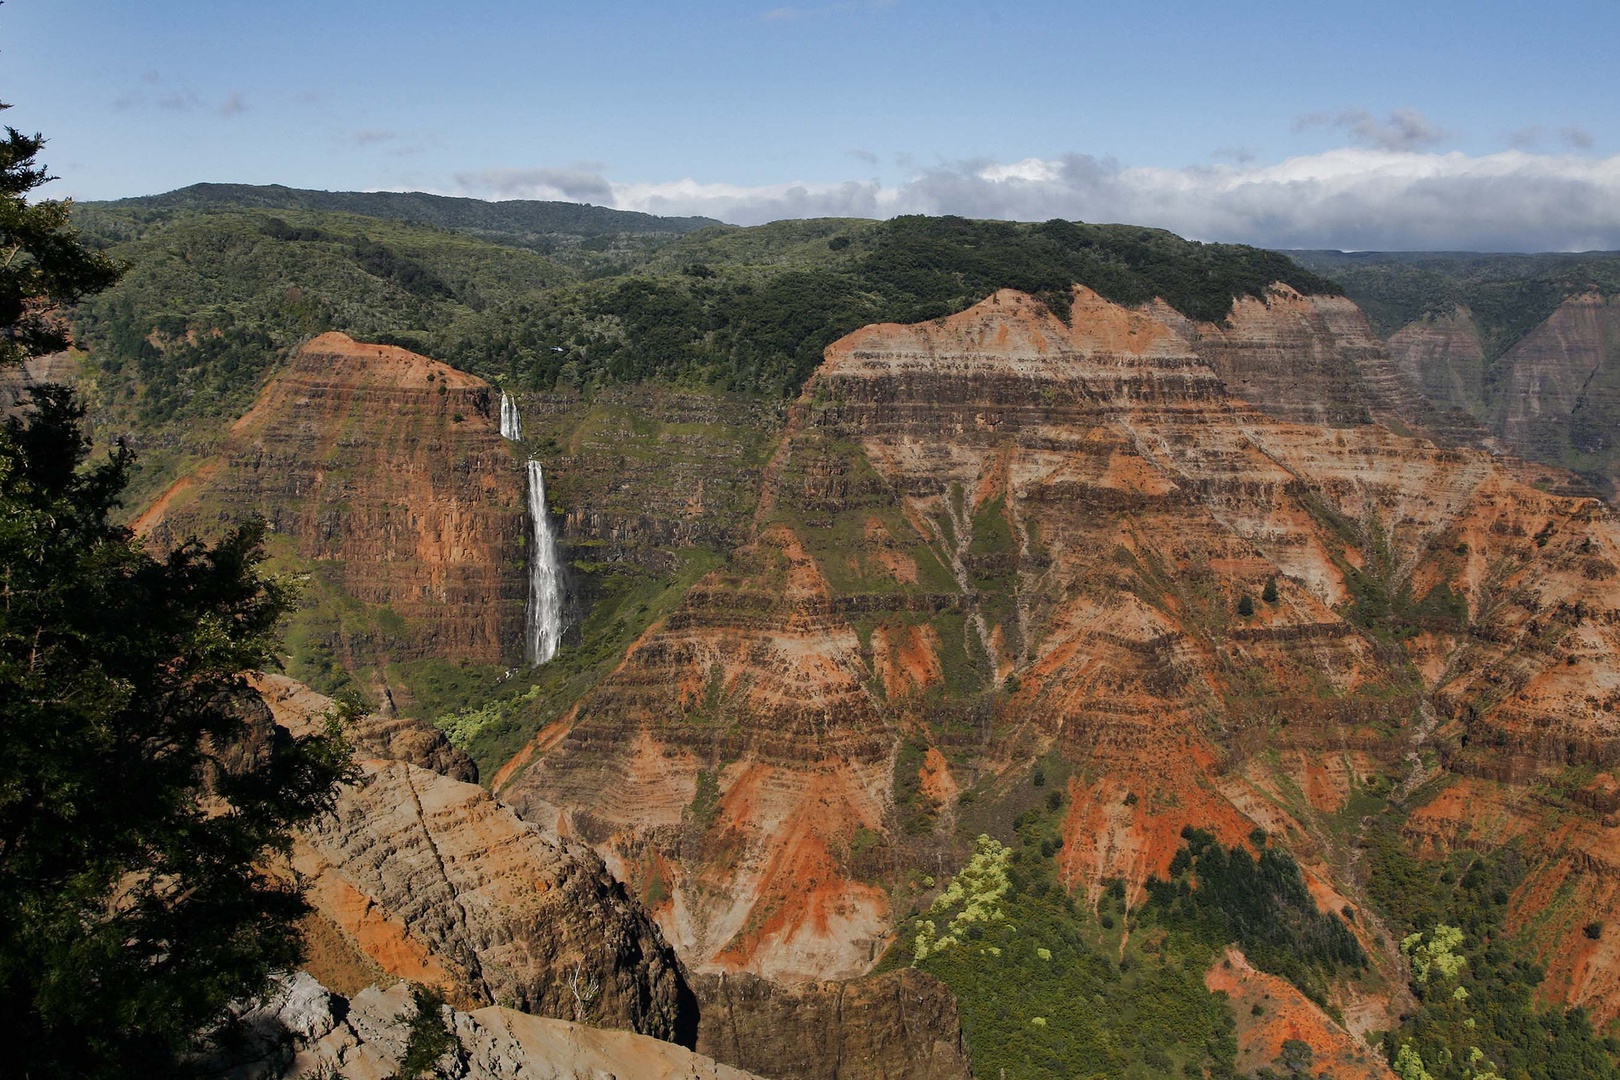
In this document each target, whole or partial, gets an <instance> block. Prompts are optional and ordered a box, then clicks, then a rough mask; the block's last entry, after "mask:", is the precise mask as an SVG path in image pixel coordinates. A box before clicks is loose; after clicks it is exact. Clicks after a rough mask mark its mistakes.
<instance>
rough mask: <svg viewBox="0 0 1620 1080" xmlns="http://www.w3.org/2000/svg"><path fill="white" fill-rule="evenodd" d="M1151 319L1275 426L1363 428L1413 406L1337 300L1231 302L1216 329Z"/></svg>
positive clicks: (1345, 304) (1357, 317)
mask: <svg viewBox="0 0 1620 1080" xmlns="http://www.w3.org/2000/svg"><path fill="white" fill-rule="evenodd" d="M1153 314H1154V316H1155V318H1157V319H1159V320H1162V321H1165V322H1167V323H1171V324H1174V325H1177V328H1178V329H1179V330H1180V331H1181V332H1182V334H1183V336H1184V337H1185V339H1186V341H1187V343H1188V344H1190V345H1191V346H1192V348H1193V350H1194V351H1195V352H1196V353H1197V355H1198V356H1199V357H1200V358H1201V359H1202V360H1204V362H1205V363H1207V364H1208V365H1209V366H1210V368H1211V369H1213V370H1214V372H1215V374H1217V375H1218V376H1220V378H1221V380H1222V382H1224V383H1225V384H1226V387H1227V389H1228V390H1230V391H1231V393H1232V394H1233V395H1235V396H1236V397H1239V398H1242V399H1243V400H1244V401H1246V402H1248V403H1249V404H1251V405H1253V406H1255V407H1257V408H1259V409H1261V410H1263V411H1265V412H1266V413H1268V414H1270V415H1272V416H1275V417H1277V418H1278V419H1280V420H1288V421H1292V422H1295V423H1302V424H1320V425H1323V426H1330V427H1343V426H1345V425H1348V424H1365V423H1368V422H1370V421H1371V420H1372V419H1373V418H1374V416H1395V415H1397V414H1399V413H1400V412H1402V410H1403V409H1404V408H1406V407H1407V406H1408V405H1409V404H1411V403H1412V402H1413V401H1414V400H1416V395H1415V394H1413V393H1411V391H1410V390H1409V389H1408V387H1407V386H1406V384H1405V383H1404V380H1403V376H1402V374H1401V373H1400V371H1399V369H1397V368H1396V367H1395V366H1394V365H1393V364H1392V363H1391V362H1390V359H1389V356H1388V354H1387V352H1386V351H1385V349H1384V346H1383V343H1382V342H1380V341H1379V340H1378V338H1377V337H1376V336H1375V335H1374V334H1373V332H1372V328H1371V327H1370V326H1368V325H1367V319H1366V317H1365V316H1364V315H1362V313H1361V309H1360V308H1358V307H1356V305H1355V304H1354V303H1352V302H1351V301H1350V300H1347V299H1345V298H1344V297H1342V296H1304V295H1302V294H1300V293H1298V292H1296V291H1295V290H1293V289H1290V288H1288V287H1287V286H1281V285H1279V286H1273V287H1272V289H1271V290H1269V291H1268V293H1267V294H1266V295H1265V296H1263V297H1253V296H1245V297H1241V298H1239V299H1238V300H1236V301H1234V302H1233V304H1232V312H1231V314H1230V315H1228V316H1227V319H1226V321H1225V322H1224V323H1221V324H1215V323H1201V324H1194V323H1192V322H1191V321H1190V320H1186V319H1184V318H1180V317H1178V316H1176V313H1175V312H1174V311H1172V310H1170V309H1169V307H1168V305H1155V307H1154V310H1153Z"/></svg>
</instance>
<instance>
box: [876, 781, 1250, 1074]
mask: <svg viewBox="0 0 1620 1080" xmlns="http://www.w3.org/2000/svg"><path fill="white" fill-rule="evenodd" d="M1043 781H1044V777H1043ZM1061 812H1062V795H1061V793H1059V792H1057V791H1055V790H1054V791H1051V792H1048V793H1047V795H1046V797H1045V798H1043V799H1040V800H1037V802H1036V805H1035V806H1034V807H1032V808H1031V809H1028V810H1025V811H1023V812H1021V813H1019V814H1018V815H1017V816H1016V818H1015V819H1014V821H1013V829H1012V836H1011V844H1010V845H1005V844H1002V843H1000V842H998V841H996V840H994V839H991V838H990V837H988V836H981V837H979V838H978V840H977V841H976V842H975V845H974V851H973V854H972V855H971V856H970V857H969V859H968V861H967V863H966V865H965V866H964V867H963V869H962V870H961V872H959V873H958V874H957V875H956V877H955V878H953V879H952V880H951V881H949V882H945V883H942V885H943V887H942V888H941V889H940V891H939V892H938V894H937V895H936V896H935V897H934V898H933V899H932V900H931V902H930V904H929V906H928V907H926V908H925V909H923V910H921V911H919V912H918V913H917V914H916V915H915V916H913V918H912V919H911V920H909V921H908V923H907V924H906V925H905V926H904V927H902V929H901V933H900V936H899V944H897V945H896V946H895V948H894V949H893V950H891V952H890V954H889V955H888V956H887V957H885V961H884V964H883V965H882V966H885V967H890V966H897V965H900V964H905V963H913V964H915V966H916V967H917V968H919V969H920V970H923V971H926V972H928V973H930V974H932V975H934V976H936V977H937V978H939V979H941V980H942V981H944V982H945V984H946V985H947V986H949V987H950V988H951V990H952V991H953V992H954V993H955V994H956V996H957V999H958V1001H959V1002H960V1005H961V1009H962V1023H963V1031H964V1034H965V1036H966V1038H967V1042H968V1049H969V1052H970V1053H971V1055H972V1059H973V1067H974V1071H975V1073H976V1074H977V1075H979V1076H999V1075H1002V1074H1003V1070H1005V1075H1006V1076H1008V1077H1018V1078H1019V1080H1042V1078H1047V1077H1051V1078H1058V1077H1062V1078H1065V1080H1067V1078H1070V1077H1108V1078H1110V1080H1112V1078H1116V1077H1117V1078H1131V1080H1141V1078H1148V1077H1187V1076H1198V1077H1204V1076H1207V1077H1214V1078H1226V1077H1233V1076H1235V1075H1236V1074H1235V1072H1234V1062H1235V1060H1236V1056H1237V1043H1236V1039H1235V1036H1234V1033H1233V1032H1234V1022H1233V1018H1232V1015H1231V1011H1230V1009H1229V1008H1228V1006H1227V1004H1226V1002H1225V1000H1224V999H1223V998H1222V997H1219V996H1217V995H1214V994H1211V993H1210V992H1209V991H1208V990H1207V989H1205V987H1204V982H1203V973H1204V970H1205V968H1206V967H1207V966H1208V965H1209V963H1210V962H1211V961H1212V959H1213V956H1214V953H1213V952H1212V951H1211V950H1209V949H1207V948H1205V947H1203V946H1202V945H1201V943H1199V942H1197V941H1195V940H1192V939H1190V938H1189V937H1188V936H1187V935H1185V934H1183V933H1180V932H1177V931H1167V930H1166V929H1165V928H1163V927H1161V926H1159V925H1157V924H1154V923H1141V924H1136V918H1137V916H1136V915H1135V914H1132V915H1127V913H1126V911H1125V905H1124V896H1125V891H1124V887H1123V883H1120V882H1114V883H1113V885H1112V886H1111V887H1110V888H1109V889H1108V890H1107V892H1106V893H1105V894H1104V897H1103V899H1102V902H1101V904H1100V906H1099V908H1098V909H1097V910H1096V911H1092V910H1090V909H1088V908H1086V907H1083V906H1079V905H1077V904H1076V903H1075V900H1074V898H1073V897H1072V896H1070V895H1069V894H1068V892H1067V891H1066V890H1064V889H1063V888H1062V887H1061V886H1060V885H1059V884H1058V882H1057V876H1056V855H1057V852H1058V851H1060V850H1061V843H1062V842H1061V840H1060V839H1059V837H1058V836H1057V833H1056V825H1057V823H1058V821H1059V820H1060V819H1061V816H1062V815H1061Z"/></svg>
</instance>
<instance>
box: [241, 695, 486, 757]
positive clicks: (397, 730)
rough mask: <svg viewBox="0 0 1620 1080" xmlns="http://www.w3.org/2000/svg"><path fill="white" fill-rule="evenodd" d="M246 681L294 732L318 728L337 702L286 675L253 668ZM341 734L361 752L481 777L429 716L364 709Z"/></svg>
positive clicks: (361, 754) (304, 733) (309, 731)
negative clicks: (409, 715)
mask: <svg viewBox="0 0 1620 1080" xmlns="http://www.w3.org/2000/svg"><path fill="white" fill-rule="evenodd" d="M248 685H249V686H251V687H252V688H253V691H254V692H255V693H256V694H258V696H259V697H260V699H262V700H263V701H264V703H265V705H267V706H268V707H269V709H270V711H271V713H272V715H273V716H274V718H275V722H276V723H277V724H280V725H281V726H282V727H284V728H286V729H287V730H288V731H289V732H291V733H292V734H293V735H307V734H318V733H319V732H320V731H321V730H322V729H323V728H324V726H325V724H326V718H327V717H328V716H331V715H334V710H335V708H336V706H337V703H336V702H335V701H333V700H332V699H331V698H329V697H327V696H325V695H324V694H317V693H316V692H315V691H313V690H311V689H310V688H309V687H307V686H305V685H304V684H303V683H301V682H298V681H296V680H294V679H289V678H287V677H286V676H285V675H275V674H271V673H269V672H262V671H260V672H254V673H252V674H251V675H249V676H248ZM343 736H344V738H346V739H347V740H348V742H349V745H350V746H352V747H353V748H354V750H355V752H356V753H357V754H358V755H359V756H360V757H362V758H389V759H391V760H394V761H406V762H409V763H410V764H412V765H417V766H420V767H421V768H424V769H428V770H431V771H432V772H436V773H440V774H442V775H444V776H448V777H449V778H450V779H452V780H460V781H462V782H464V783H468V784H476V783H478V766H477V765H476V764H474V762H473V760H472V758H470V757H468V756H467V755H466V754H465V753H463V752H462V751H460V750H457V749H456V748H455V747H454V746H451V745H450V740H449V739H447V738H445V737H444V732H442V731H440V730H439V729H438V728H436V727H434V726H433V725H432V724H430V723H428V722H427V721H426V720H418V719H415V718H413V717H406V716H385V715H383V714H381V713H375V712H372V713H366V714H364V715H362V716H358V717H355V718H353V719H352V720H351V721H349V723H348V725H347V726H345V727H344V729H343Z"/></svg>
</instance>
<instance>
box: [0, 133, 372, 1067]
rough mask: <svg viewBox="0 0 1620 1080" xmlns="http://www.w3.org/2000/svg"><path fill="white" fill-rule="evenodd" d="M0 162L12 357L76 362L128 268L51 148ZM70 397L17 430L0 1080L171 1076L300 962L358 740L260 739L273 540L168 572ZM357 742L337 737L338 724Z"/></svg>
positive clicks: (8, 593) (14, 136)
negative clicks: (314, 854) (308, 855)
mask: <svg viewBox="0 0 1620 1080" xmlns="http://www.w3.org/2000/svg"><path fill="white" fill-rule="evenodd" d="M7 130H8V134H9V141H7V142H5V143H0V239H3V241H4V243H5V244H6V254H7V259H6V260H5V261H4V264H3V269H0V358H3V359H4V360H7V361H16V360H20V359H26V358H27V357H29V356H32V355H37V354H38V353H39V352H41V351H43V350H48V349H53V348H59V347H61V346H62V345H63V344H64V343H65V335H64V334H63V333H62V330H61V324H60V322H59V321H57V319H56V317H55V316H54V314H53V312H54V309H55V308H56V306H57V305H59V304H60V303H62V302H63V301H65V300H68V299H71V298H72V297H74V296H75V295H78V294H79V293H82V292H83V291H86V290H89V289H93V288H97V287H100V286H101V285H104V284H106V282H107V281H109V280H111V278H112V277H113V276H116V273H117V268H116V267H114V266H112V265H111V264H109V263H107V262H106V261H105V260H102V259H100V258H99V257H97V256H95V255H94V254H92V253H90V252H87V251H85V250H83V249H82V248H79V247H78V245H77V242H76V241H75V240H74V238H73V234H72V233H71V231H69V230H68V228H67V223H66V221H67V219H66V214H67V210H66V206H65V204H61V203H57V204H40V205H39V206H36V207H30V206H28V205H26V200H25V195H26V193H27V192H28V191H29V190H31V189H32V188H33V187H35V186H37V185H38V184H39V183H41V182H43V180H44V172H43V170H40V169H37V168H35V167H34V166H33V157H34V154H35V153H36V152H37V151H38V149H39V146H40V140H39V138H38V136H34V137H24V136H21V135H19V134H18V133H17V132H16V131H15V130H12V129H7ZM82 412H83V411H82V409H81V408H80V407H79V406H78V405H77V404H76V403H75V402H74V400H73V396H72V393H71V392H70V391H69V390H67V389H65V388H61V387H45V388H40V389H36V390H35V391H34V395H33V402H32V405H31V407H30V409H29V410H28V411H27V412H26V413H25V415H22V416H13V417H10V418H8V419H7V420H6V421H5V422H4V424H0V1044H3V1045H4V1046H5V1047H6V1054H7V1060H6V1065H5V1067H4V1068H3V1069H0V1071H3V1072H4V1073H5V1075H8V1076H23V1077H52V1078H55V1077H64V1078H77V1077H114V1076H117V1077H125V1076H166V1075H174V1074H177V1073H179V1072H182V1071H183V1070H184V1066H185V1062H186V1060H187V1058H188V1056H189V1055H191V1054H193V1052H194V1051H195V1050H196V1049H197V1048H198V1047H199V1046H200V1045H201V1044H202V1041H203V1040H204V1039H205V1038H206V1036H207V1035H208V1034H209V1033H210V1030H211V1029H212V1028H214V1027H215V1026H216V1025H217V1023H218V1021H220V1020H221V1019H222V1018H223V1017H224V1016H225V1008H226V1005H227V1004H228V1003H229V1002H231V1001H233V1000H235V999H239V998H242V997H244V996H249V995H252V994H254V993H256V992H258V991H260V990H262V989H263V988H264V986H265V984H266V980H267V979H268V976H269V974H270V973H271V972H272V971H274V970H276V969H279V968H285V967H288V966H290V965H291V964H293V963H295V962H296V961H297V959H298V953H299V938H298V934H297V931H296V928H295V925H294V923H295V920H296V919H297V918H298V917H299V916H300V915H301V914H303V913H304V912H305V911H306V910H307V908H306V906H305V904H304V902H303V899H302V897H301V894H300V892H299V889H298V887H297V885H296V884H295V883H294V882H293V881H292V880H291V879H290V876H276V875H274V874H272V873H271V872H270V871H269V870H268V869H266V867H267V864H268V863H269V862H271V861H273V857H274V856H275V855H276V854H277V853H278V852H281V851H284V850H285V848H286V846H287V844H288V843H289V842H290V836H291V830H292V828H293V827H294V826H296V825H297V824H299V823H301V822H304V821H306V820H308V819H310V818H311V817H312V816H313V815H315V814H317V813H320V812H321V811H322V810H323V809H325V808H327V807H329V806H330V804H331V800H332V799H333V797H334V793H335V786H336V782H337V781H338V780H339V779H341V778H342V777H344V776H346V775H347V774H348V771H349V768H350V766H349V763H348V761H349V759H348V751H347V748H346V747H345V746H344V744H343V741H342V739H341V737H338V736H337V734H336V732H335V730H332V731H329V732H328V733H327V734H326V735H324V736H318V737H309V738H303V739H292V738H290V737H288V736H287V735H286V733H285V731H283V730H282V729H279V728H276V727H275V726H274V725H273V724H269V723H267V722H264V718H263V716H262V708H261V716H260V722H259V723H257V724H256V725H255V724H250V723H249V720H250V719H251V718H252V717H253V715H254V714H253V711H252V709H251V707H250V706H251V703H252V701H253V699H252V698H251V697H250V696H249V691H248V690H247V688H246V687H245V686H244V685H243V682H242V677H241V674H240V673H241V672H243V671H245V670H248V669H251V668H256V667H261V666H263V665H264V664H265V663H266V661H267V660H268V659H269V658H270V656H271V649H272V646H273V643H274V640H275V639H274V634H275V629H276V626H277V623H278V621H279V619H280V617H281V615H282V614H283V613H284V611H285V610H286V606H287V600H286V597H285V595H284V594H283V593H282V591H281V590H279V589H278V588H276V587H275V585H274V584H273V583H271V582H268V581H266V580H265V579H264V578H262V577H261V576H260V575H259V573H258V571H257V564H258V562H259V560H260V558H261V549H260V544H261V540H262V537H263V527H262V525H258V524H252V525H247V526H244V527H241V528H239V529H237V530H236V531H235V532H233V533H232V534H231V535H229V536H227V537H226V538H225V539H224V540H222V541H221V542H220V543H219V544H218V545H217V546H214V547H207V546H204V545H203V544H201V543H199V542H196V541H191V542H188V543H186V544H183V545H182V546H181V547H180V548H178V549H176V550H175V551H173V552H170V553H169V554H168V555H167V556H165V557H162V558H158V557H155V556H153V555H152V554H149V553H148V552H146V551H145V550H143V549H142V547H141V546H140V545H139V544H137V543H136V541H135V539H134V537H133V536H132V535H131V533H130V532H129V530H128V529H126V528H123V527H122V526H119V525H117V524H115V523H114V522H113V520H112V517H111V515H112V511H113V510H114V509H115V508H116V507H117V506H118V499H119V493H120V492H121V490H122V489H123V486H124V482H125V479H126V474H127V471H128V468H129V465H130V460H131V458H130V455H129V454H128V453H127V452H126V451H124V450H123V449H122V448H120V449H118V450H117V451H116V452H114V453H113V454H111V455H110V456H109V457H108V459H107V460H106V461H105V462H104V463H102V464H99V465H96V466H93V467H87V466H86V459H87V458H88V456H89V453H90V446H89V440H88V439H87V438H86V437H85V435H84V432H83V429H82V427H81V424H80V420H81V418H82ZM334 724H335V722H334Z"/></svg>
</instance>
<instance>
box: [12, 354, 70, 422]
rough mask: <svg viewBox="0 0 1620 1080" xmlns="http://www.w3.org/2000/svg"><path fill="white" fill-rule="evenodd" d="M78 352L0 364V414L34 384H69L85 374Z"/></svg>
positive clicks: (24, 398) (25, 396)
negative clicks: (12, 363) (6, 365)
mask: <svg viewBox="0 0 1620 1080" xmlns="http://www.w3.org/2000/svg"><path fill="white" fill-rule="evenodd" d="M80 355H81V354H78V353H74V352H72V351H68V352H59V353H51V354H50V355H48V356H35V357H31V358H29V359H27V360H24V361H23V362H22V363H20V364H15V365H11V366H9V367H0V417H4V416H6V415H8V414H9V413H11V412H12V411H14V410H15V409H16V408H17V407H18V406H19V405H22V404H25V403H26V402H27V400H28V395H29V391H31V390H32V389H33V388H34V387H36V386H48V385H51V384H56V385H60V386H72V385H73V384H74V383H76V382H78V381H79V378H80V376H81V375H83V374H84V365H83V363H81V362H80V359H79V357H80Z"/></svg>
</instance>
